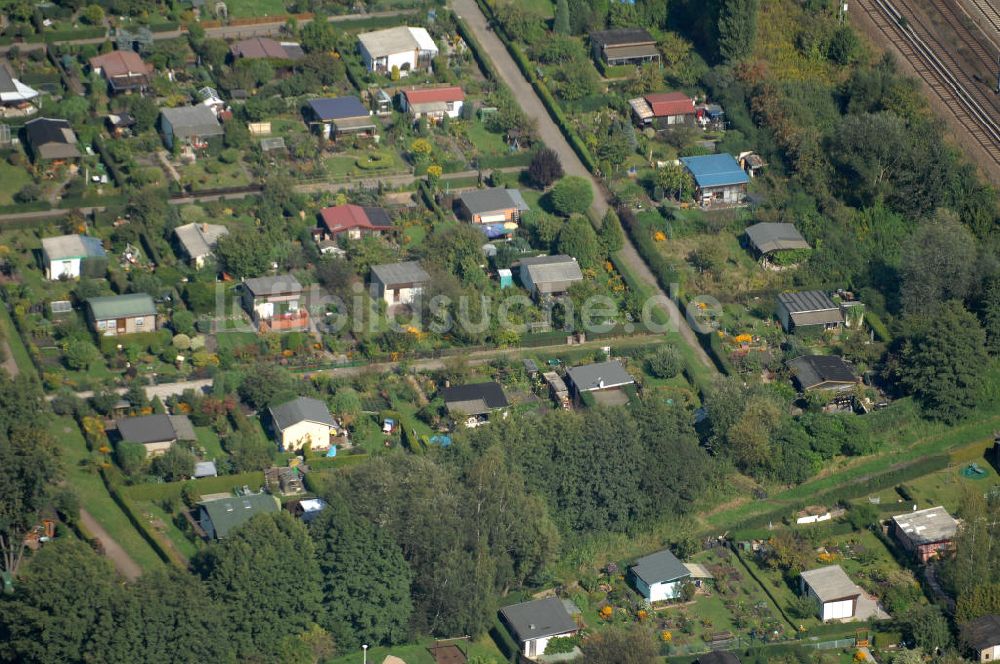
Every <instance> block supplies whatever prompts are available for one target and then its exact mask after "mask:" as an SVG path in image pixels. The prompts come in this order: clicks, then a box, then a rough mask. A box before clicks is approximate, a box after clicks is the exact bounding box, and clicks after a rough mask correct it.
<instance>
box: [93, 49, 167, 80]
mask: <svg viewBox="0 0 1000 664" xmlns="http://www.w3.org/2000/svg"><path fill="white" fill-rule="evenodd" d="M90 66H91V68H93V69H100V70H101V74H102V75H103V76H104V78H107V79H111V78H117V77H119V76H146V75H148V74H149V73H150V72H151V71H152V70H153V66H152V65H151V64H148V63H146V62H143V61H142V58H141V57H139V54H138V53H136V52H135V51H112V52H111V53H105V54H104V55H98V56H95V57H93V58H91V59H90Z"/></svg>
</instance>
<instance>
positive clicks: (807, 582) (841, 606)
mask: <svg viewBox="0 0 1000 664" xmlns="http://www.w3.org/2000/svg"><path fill="white" fill-rule="evenodd" d="M800 579H801V582H800V583H801V590H802V594H803V595H806V596H808V597H812V598H813V599H815V600H816V602H817V604H818V609H819V611H818V613H819V617H820V619H822V620H823V622H826V621H828V620H850V619H851V618H853V617H854V614H855V612H856V610H857V607H858V598H859V597H860V596H861V588H859V587H858V586H857V585H855V583H854V582H853V581H851V577H849V576H847V573H846V572H844V570H843V569H842V568H841V567H840V565H829V566H827V567H820V568H819V569H811V570H809V571H808V572H802V574H801V575H800Z"/></svg>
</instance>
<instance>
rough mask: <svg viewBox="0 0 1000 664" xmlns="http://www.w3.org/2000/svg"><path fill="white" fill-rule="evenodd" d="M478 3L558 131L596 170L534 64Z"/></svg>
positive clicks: (590, 157) (481, 4) (489, 12)
mask: <svg viewBox="0 0 1000 664" xmlns="http://www.w3.org/2000/svg"><path fill="white" fill-rule="evenodd" d="M477 2H478V3H479V8H480V10H482V12H483V14H484V15H485V16H486V17H487V18H488V19H491V20H492V21H493V24H494V25H496V30H495V31H496V35H497V37H498V38H499V39H500V41H501V42H503V45H504V46H505V47H506V48H507V52H508V53H509V54H510V57H511V58H513V60H514V62H515V63H516V64H517V67H518V69H520V70H521V73H522V74H523V75H524V78H525V79H527V81H528V82H529V83H530V84H531V87H532V88H534V90H535V93H536V94H537V95H538V97H539V99H541V100H542V105H543V106H545V108H546V110H547V111H548V112H549V115H551V116H552V119H553V120H554V121H555V123H556V125H557V126H558V127H559V131H561V132H562V134H563V136H564V137H565V138H566V140H567V141H568V142H569V144H570V147H572V148H573V151H574V152H576V154H577V156H578V157H579V158H580V161H582V162H583V165H584V166H586V167H587V170H589V171H590V172H591V173H593V172H595V171H596V170H597V161H596V160H595V159H594V157H593V155H591V154H590V150H588V149H587V145H586V144H585V143H584V142H583V139H581V138H580V136H579V134H577V133H576V131H575V130H574V129H573V127H572V125H571V124H570V123H569V120H568V119H567V118H566V114H565V113H564V112H563V110H562V107H561V106H559V102H557V101H556V99H555V97H553V96H552V92H551V91H550V90H549V88H548V86H547V85H545V82H544V81H542V80H541V79H539V78H538V75H537V73H536V72H535V68H534V66H533V65H532V64H531V61H530V60H528V58H527V56H525V55H524V53H523V52H522V51H521V49H520V48H518V46H517V45H516V44H515V43H514V42H513V40H511V38H510V36H509V35H508V34H507V31H506V29H505V28H504V27H503V25H502V24H501V23H500V22H499V21H497V20H496V16H495V15H494V14H493V10H492V9H491V8H490V7H489V5H487V4H486V3H485V2H484V1H483V0H477Z"/></svg>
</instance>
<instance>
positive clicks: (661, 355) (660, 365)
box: [646, 346, 683, 378]
mask: <svg viewBox="0 0 1000 664" xmlns="http://www.w3.org/2000/svg"><path fill="white" fill-rule="evenodd" d="M682 364H683V361H682V359H681V356H680V353H678V352H677V349H676V348H674V347H673V346H664V347H662V348H660V349H659V350H658V351H656V352H655V353H653V354H652V355H651V356H650V357H649V358H648V359H647V360H646V368H647V369H648V370H649V373H650V374H652V375H653V376H655V377H656V378H673V377H675V376H676V375H677V374H678V373H680V371H681V366H682Z"/></svg>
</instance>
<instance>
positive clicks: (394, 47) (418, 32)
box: [358, 25, 438, 58]
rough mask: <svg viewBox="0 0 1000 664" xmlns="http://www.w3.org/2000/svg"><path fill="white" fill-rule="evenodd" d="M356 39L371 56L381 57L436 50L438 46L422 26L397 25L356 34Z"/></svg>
mask: <svg viewBox="0 0 1000 664" xmlns="http://www.w3.org/2000/svg"><path fill="white" fill-rule="evenodd" d="M358 41H359V42H361V45H362V46H363V47H364V49H365V50H366V51H368V54H369V55H370V56H372V57H373V58H381V57H385V56H387V55H393V54H396V53H405V52H407V51H435V52H436V51H437V50H438V47H437V45H436V44H435V43H434V40H433V39H432V38H431V35H430V33H429V32H427V30H426V29H424V28H410V27H407V26H405V25H404V26H398V27H395V28H386V29H385V30H375V31H373V32H363V33H361V34H360V35H358Z"/></svg>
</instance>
